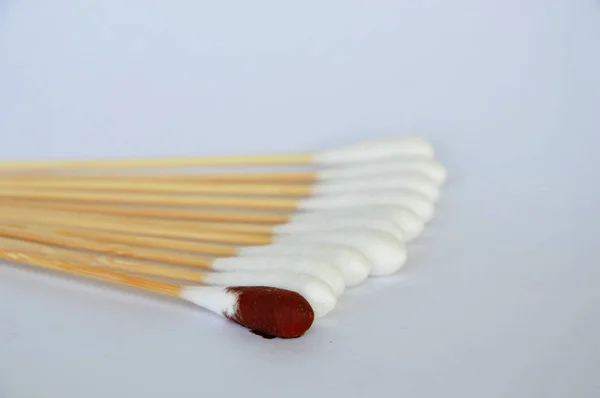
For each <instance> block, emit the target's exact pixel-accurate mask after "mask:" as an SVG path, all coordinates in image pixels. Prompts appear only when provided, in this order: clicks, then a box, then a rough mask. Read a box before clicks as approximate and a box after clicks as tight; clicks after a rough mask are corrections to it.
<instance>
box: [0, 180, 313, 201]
mask: <svg viewBox="0 0 600 398" xmlns="http://www.w3.org/2000/svg"><path fill="white" fill-rule="evenodd" d="M0 187H2V188H7V189H22V188H25V189H31V188H44V189H61V190H68V191H69V192H74V190H78V191H107V192H115V191H116V192H140V193H148V192H149V193H169V194H174V193H183V194H195V193H200V194H205V193H209V194H227V195H256V196H292V197H306V196H310V195H311V194H312V191H313V190H312V186H311V185H306V184H302V185H301V184H247V183H246V184H240V183H237V184H236V183H231V184H224V183H206V182H189V181H184V182H148V181H136V180H132V181H126V180H125V181H118V180H116V181H111V180H104V181H103V180H95V179H69V180H67V179H51V178H47V179H43V180H31V179H30V180H8V179H0Z"/></svg>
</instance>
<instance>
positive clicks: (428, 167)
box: [317, 159, 447, 186]
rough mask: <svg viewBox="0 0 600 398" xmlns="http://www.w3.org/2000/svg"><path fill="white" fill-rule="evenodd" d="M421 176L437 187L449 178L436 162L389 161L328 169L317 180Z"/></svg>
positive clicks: (319, 174) (318, 174) (320, 172)
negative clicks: (406, 175)
mask: <svg viewBox="0 0 600 398" xmlns="http://www.w3.org/2000/svg"><path fill="white" fill-rule="evenodd" d="M413 173H416V174H419V175H423V176H425V177H427V178H428V179H430V180H431V181H432V182H433V183H435V184H436V185H438V186H439V185H442V184H443V183H444V182H445V181H446V178H447V172H446V168H445V167H444V166H442V164H441V163H439V162H437V161H435V160H421V159H419V160H416V159H411V160H407V159H388V160H381V161H377V162H370V163H365V164H361V165H349V166H339V167H332V168H326V169H324V170H320V171H318V173H317V180H319V181H330V180H345V179H363V178H371V177H375V176H390V178H391V177H393V176H398V177H399V176H401V175H403V174H413Z"/></svg>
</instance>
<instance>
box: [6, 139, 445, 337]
mask: <svg viewBox="0 0 600 398" xmlns="http://www.w3.org/2000/svg"><path fill="white" fill-rule="evenodd" d="M213 166H217V167H225V168H226V170H225V171H220V172H206V171H204V172H203V173H194V174H192V173H189V172H186V173H183V172H180V173H172V172H169V173H165V172H164V171H161V172H160V173H157V172H154V173H152V174H151V173H148V172H145V173H143V172H139V169H155V168H159V169H170V168H176V167H186V168H188V167H213ZM233 166H244V167H250V168H252V167H256V166H268V167H270V168H276V169H275V170H273V171H271V170H269V172H263V171H261V172H257V171H255V170H252V169H250V170H245V172H237V173H231V170H228V169H227V168H230V167H233ZM283 166H296V167H298V168H300V171H298V170H294V171H282V170H281V169H280V168H281V167H283ZM277 167H279V169H278V168H277ZM132 170H135V171H136V172H135V173H132ZM0 172H2V174H0V220H1V221H2V226H0V237H1V238H0V249H1V250H0V258H5V259H10V260H14V261H17V262H22V263H28V264H30V265H36V266H39V267H43V268H50V269H54V270H62V271H65V272H70V273H75V274H78V275H84V276H88V277H92V278H96V279H101V280H110V281H112V282H115V283H120V284H126V285H130V286H135V287H138V288H141V289H145V290H150V291H153V292H157V293H162V294H167V295H172V296H178V297H181V298H183V299H185V300H188V301H191V302H193V303H195V304H197V305H199V306H201V307H204V308H206V309H208V310H211V311H213V312H216V313H218V314H222V315H225V316H226V317H228V318H230V319H233V320H234V321H236V322H238V323H240V324H242V325H245V326H246V327H248V328H250V329H251V330H253V331H255V332H257V333H260V334H263V335H268V336H275V337H298V336H301V335H303V334H304V333H305V332H306V331H307V330H308V329H309V328H310V326H311V325H312V322H313V317H314V318H320V317H323V316H325V315H326V314H328V313H329V312H330V311H331V310H333V308H334V307H335V305H336V303H337V300H338V298H339V297H340V296H341V295H342V293H343V292H344V291H345V289H346V287H351V286H355V285H358V284H360V283H362V282H363V281H365V279H366V278H367V277H368V276H369V275H372V276H376V275H380V276H381V275H390V274H393V273H395V272H397V271H398V270H399V269H400V268H401V267H402V266H403V265H404V264H405V262H406V261H407V250H406V244H407V243H408V242H409V241H411V240H413V239H415V238H416V237H417V236H418V235H419V234H420V233H421V232H422V230H423V228H424V225H425V224H426V223H427V222H428V221H429V220H430V219H431V218H432V216H433V213H434V205H435V203H436V201H437V200H438V198H439V195H440V189H441V186H442V185H443V183H444V182H445V179H446V171H445V169H444V167H443V166H442V165H441V164H440V163H438V162H437V161H436V160H434V151H433V148H432V146H431V145H430V144H429V143H428V142H427V141H425V140H423V139H420V138H394V139H388V140H378V141H371V142H363V143H359V144H355V145H352V146H347V147H343V148H338V149H333V150H328V151H324V152H319V153H313V154H293V155H261V156H258V155H247V156H228V157H222V156H221V157H202V158H174V159H122V160H87V161H86V160H80V161H13V162H0Z"/></svg>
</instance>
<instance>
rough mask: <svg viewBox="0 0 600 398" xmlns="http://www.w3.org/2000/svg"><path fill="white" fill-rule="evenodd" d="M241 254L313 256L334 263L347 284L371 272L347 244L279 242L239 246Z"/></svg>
mask: <svg viewBox="0 0 600 398" xmlns="http://www.w3.org/2000/svg"><path fill="white" fill-rule="evenodd" d="M237 252H238V254H239V255H241V256H265V255H269V256H270V255H285V256H298V257H311V258H315V259H321V260H325V261H327V262H330V263H331V264H333V265H334V266H335V267H336V268H337V269H338V270H339V271H340V272H341V274H342V276H343V278H344V283H345V285H346V286H355V285H358V284H359V283H362V282H363V281H364V280H365V279H367V277H368V276H369V273H370V272H371V266H370V265H369V262H368V260H367V259H366V258H365V256H363V255H362V254H361V253H360V252H358V251H357V250H355V249H353V248H351V247H348V246H346V245H341V244H334V243H320V242H295V243H290V244H285V243H278V244H271V245H264V246H246V247H238V248H237Z"/></svg>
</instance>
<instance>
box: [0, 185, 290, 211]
mask: <svg viewBox="0 0 600 398" xmlns="http://www.w3.org/2000/svg"><path fill="white" fill-rule="evenodd" d="M0 197H5V198H23V199H44V200H69V201H78V202H92V203H130V204H137V205H158V206H199V207H216V208H219V207H224V208H236V209H263V210H267V209H272V210H296V209H297V204H298V202H297V200H295V199H283V198H276V199H275V198H247V197H235V196H212V195H207V196H200V195H158V194H155V195H152V194H135V193H121V192H76V191H75V192H62V191H55V190H51V189H32V188H30V189H26V188H6V187H0Z"/></svg>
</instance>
